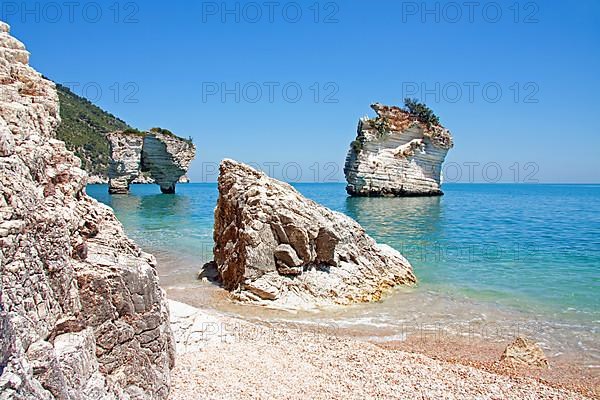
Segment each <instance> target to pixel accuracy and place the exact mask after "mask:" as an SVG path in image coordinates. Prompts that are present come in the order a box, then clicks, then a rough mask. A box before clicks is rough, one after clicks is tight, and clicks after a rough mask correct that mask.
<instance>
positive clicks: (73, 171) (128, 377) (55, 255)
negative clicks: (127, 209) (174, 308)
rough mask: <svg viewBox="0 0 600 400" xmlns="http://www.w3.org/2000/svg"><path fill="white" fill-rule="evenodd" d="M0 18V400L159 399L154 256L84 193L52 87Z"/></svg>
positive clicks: (161, 324)
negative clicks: (59, 135) (60, 129)
mask: <svg viewBox="0 0 600 400" xmlns="http://www.w3.org/2000/svg"><path fill="white" fill-rule="evenodd" d="M8 32H9V28H8V25H6V24H4V23H0V192H1V195H0V250H1V253H0V279H1V280H0V289H1V290H0V399H12V398H15V399H32V400H33V399H36V400H38V399H42V400H51V399H61V400H62V399H82V400H83V399H117V398H118V399H165V398H166V397H167V395H168V391H169V381H170V378H169V370H170V367H172V365H173V357H174V351H173V339H172V334H171V330H170V327H169V315H168V308H167V302H166V299H165V295H164V293H163V292H162V290H161V289H160V288H159V286H158V278H157V273H156V270H155V260H154V258H153V257H152V256H151V255H149V254H146V253H144V252H142V251H141V250H140V248H139V247H138V246H137V245H136V244H135V243H133V242H132V241H131V240H129V239H128V238H127V237H126V236H125V234H124V233H123V229H122V226H121V224H120V223H119V222H118V221H117V220H116V218H115V216H114V215H113V213H112V211H111V210H110V209H109V208H108V207H106V206H103V205H101V204H99V203H98V202H96V201H95V200H93V199H91V198H90V197H88V196H87V195H86V193H85V183H86V176H85V173H84V172H83V171H82V170H81V169H80V168H79V166H80V161H79V159H78V158H76V157H75V156H74V155H73V153H71V152H70V151H68V150H67V149H66V147H65V144H64V143H63V142H61V141H59V140H57V139H55V134H56V129H57V126H58V124H59V120H60V118H59V103H58V97H57V93H56V88H55V85H54V84H53V83H52V82H50V81H48V80H46V79H44V78H42V76H41V75H40V74H39V73H37V72H36V71H34V70H33V69H32V68H31V67H29V65H28V58H29V53H28V52H27V51H26V50H25V47H24V46H23V44H22V43H20V42H19V41H18V40H16V39H14V38H13V37H11V36H10V35H9V33H8Z"/></svg>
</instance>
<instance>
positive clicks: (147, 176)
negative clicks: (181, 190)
mask: <svg viewBox="0 0 600 400" xmlns="http://www.w3.org/2000/svg"><path fill="white" fill-rule="evenodd" d="M107 138H108V141H109V143H110V153H111V161H110V166H109V172H108V175H109V177H110V181H109V192H110V193H113V194H127V193H129V185H130V184H131V183H156V184H157V185H159V186H160V189H161V191H162V192H163V193H175V185H176V184H177V183H178V182H186V181H189V180H187V177H186V176H185V174H186V173H187V171H188V169H189V166H190V164H191V162H192V160H193V159H194V157H195V155H196V148H195V146H194V145H193V144H192V143H191V142H190V141H188V140H184V139H181V138H179V137H176V136H175V135H173V134H165V133H161V132H155V131H150V132H113V133H110V134H109V135H107Z"/></svg>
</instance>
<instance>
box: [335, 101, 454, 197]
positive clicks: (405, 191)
mask: <svg viewBox="0 0 600 400" xmlns="http://www.w3.org/2000/svg"><path fill="white" fill-rule="evenodd" d="M371 108H373V110H375V112H376V113H377V117H376V118H366V117H365V118H363V119H361V120H360V121H359V123H358V133H357V137H356V140H355V141H354V142H352V145H351V147H350V151H349V152H348V156H347V157H346V165H345V168H344V173H345V175H346V180H347V182H348V186H347V187H346V190H347V191H348V193H349V194H350V195H354V196H431V195H441V194H443V193H442V191H441V188H440V185H441V171H442V163H443V162H444V159H445V157H446V154H447V153H448V150H449V149H451V148H452V146H453V142H452V136H451V135H450V132H449V131H448V130H447V129H445V128H443V127H442V126H440V125H429V124H426V123H424V122H422V121H420V120H419V119H417V118H415V117H414V116H413V115H411V113H409V112H407V111H406V110H403V109H401V108H399V107H389V106H384V105H381V104H379V103H376V104H373V105H372V106H371Z"/></svg>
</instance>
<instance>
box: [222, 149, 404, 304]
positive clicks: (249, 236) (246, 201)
mask: <svg viewBox="0 0 600 400" xmlns="http://www.w3.org/2000/svg"><path fill="white" fill-rule="evenodd" d="M218 188H219V199H218V202H217V207H216V210H215V227H214V241H215V247H214V262H215V264H216V267H217V270H218V273H219V277H220V280H221V281H222V284H223V286H224V287H225V288H226V289H228V290H231V291H233V292H234V294H235V296H236V297H237V298H238V299H240V300H245V301H252V302H258V303H262V304H269V305H273V306H276V307H285V308H313V307H316V306H320V305H332V304H350V303H355V302H366V301H376V300H379V299H380V298H381V297H382V294H383V293H384V292H385V291H386V290H388V289H390V288H392V287H394V286H396V285H399V284H412V283H414V282H415V281H416V279H415V276H414V275H413V272H412V267H411V265H410V264H409V263H408V261H407V260H406V259H405V258H404V257H403V256H402V255H401V254H400V253H399V252H397V251H396V250H394V249H392V248H391V247H389V246H386V245H381V244H377V243H376V242H375V241H374V240H373V239H372V238H371V237H369V235H367V234H366V233H365V231H364V229H363V228H362V227H361V226H360V225H359V224H358V223H357V222H355V221H354V220H352V219H351V218H349V217H347V216H345V215H343V214H341V213H338V212H334V211H331V210H329V209H327V208H325V207H323V206H320V205H319V204H317V203H315V202H314V201H311V200H308V199H306V198H304V197H303V196H302V195H301V194H300V193H298V192H297V191H296V190H295V189H294V188H293V187H292V186H290V185H288V184H286V183H283V182H279V181H277V180H275V179H272V178H269V177H268V176H266V175H265V174H264V173H262V172H258V171H256V170H254V169H252V168H251V167H249V166H247V165H244V164H241V163H238V162H235V161H232V160H224V161H223V162H222V163H221V165H220V175H219V180H218Z"/></svg>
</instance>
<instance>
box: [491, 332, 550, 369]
mask: <svg viewBox="0 0 600 400" xmlns="http://www.w3.org/2000/svg"><path fill="white" fill-rule="evenodd" d="M500 361H501V362H503V363H505V364H509V365H513V366H514V365H527V366H531V367H547V366H548V359H547V358H546V355H545V354H544V350H542V348H541V347H540V346H538V345H537V343H535V342H532V341H531V340H529V339H527V338H524V337H521V336H519V337H517V338H516V339H515V341H514V342H512V343H511V344H509V345H508V346H507V347H506V349H505V350H504V353H503V354H502V356H501V357H500Z"/></svg>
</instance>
